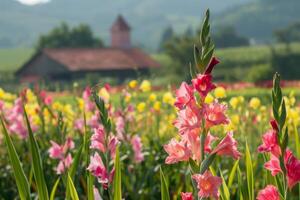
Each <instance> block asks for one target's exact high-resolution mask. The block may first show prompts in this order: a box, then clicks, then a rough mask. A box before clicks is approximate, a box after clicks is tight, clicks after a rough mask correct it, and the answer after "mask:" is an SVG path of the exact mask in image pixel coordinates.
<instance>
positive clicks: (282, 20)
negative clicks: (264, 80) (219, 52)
mask: <svg viewBox="0 0 300 200" xmlns="http://www.w3.org/2000/svg"><path fill="white" fill-rule="evenodd" d="M299 10H300V1H299V0H253V1H251V2H249V3H246V4H243V5H240V6H236V7H234V8H231V9H228V10H226V11H224V12H222V13H221V14H220V15H219V16H218V17H217V18H216V19H215V21H214V22H215V24H214V25H215V26H222V25H224V24H226V25H228V24H229V25H232V26H234V27H236V29H237V30H238V32H239V33H240V34H242V35H245V36H247V37H249V38H253V39H255V40H256V41H258V42H266V41H268V42H270V41H272V33H273V31H274V30H276V29H279V28H282V27H286V26H287V25H289V24H290V23H293V22H296V21H300V12H299Z"/></svg>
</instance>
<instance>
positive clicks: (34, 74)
mask: <svg viewBox="0 0 300 200" xmlns="http://www.w3.org/2000/svg"><path fill="white" fill-rule="evenodd" d="M110 31H111V47H109V48H60V49H43V50H41V51H39V52H37V53H36V54H35V55H34V56H33V57H32V58H31V59H30V60H29V61H28V62H26V63H25V64H24V65H23V66H22V67H21V68H20V69H19V70H18V71H17V72H16V76H17V77H18V78H19V79H20V81H22V82H37V81H40V80H72V79H77V78H84V77H85V76H86V75H87V74H89V73H92V74H99V76H101V77H112V78H116V79H118V80H119V82H122V81H123V80H125V79H127V78H135V77H137V75H148V74H149V71H150V68H158V67H160V64H159V63H158V62H156V61H155V60H153V59H152V58H151V57H150V56H149V55H147V54H146V53H145V52H143V51H142V50H141V49H139V48H135V47H132V45H131V40H130V31H131V28H130V27H129V25H128V24H127V23H126V21H125V20H124V18H123V17H122V16H118V18H117V20H116V21H115V23H114V24H113V25H112V27H111V30H110Z"/></svg>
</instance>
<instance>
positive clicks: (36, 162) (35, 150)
mask: <svg viewBox="0 0 300 200" xmlns="http://www.w3.org/2000/svg"><path fill="white" fill-rule="evenodd" d="M23 109H24V116H25V121H26V124H27V130H28V134H29V149H30V153H31V159H32V167H33V174H34V179H35V181H36V186H37V190H38V195H39V199H40V200H48V199H49V195H48V189H47V185H46V181H45V176H44V170H43V164H42V159H41V155H40V150H39V147H38V144H37V142H36V139H35V138H34V136H33V132H32V129H31V126H30V122H29V119H28V116H27V113H26V110H25V107H23Z"/></svg>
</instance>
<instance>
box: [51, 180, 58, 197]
mask: <svg viewBox="0 0 300 200" xmlns="http://www.w3.org/2000/svg"><path fill="white" fill-rule="evenodd" d="M59 182H60V178H58V179H57V180H56V181H55V184H54V186H53V187H52V191H51V194H50V200H54V199H55V194H56V190H57V187H58V184H59Z"/></svg>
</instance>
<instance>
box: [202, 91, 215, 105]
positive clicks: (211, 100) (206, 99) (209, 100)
mask: <svg viewBox="0 0 300 200" xmlns="http://www.w3.org/2000/svg"><path fill="white" fill-rule="evenodd" d="M213 101H214V97H213V96H212V95H211V94H209V93H208V94H207V96H206V97H205V100H204V102H205V103H207V104H210V103H212V102H213Z"/></svg>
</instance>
